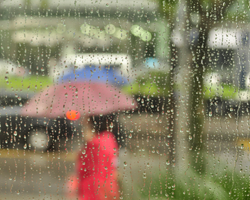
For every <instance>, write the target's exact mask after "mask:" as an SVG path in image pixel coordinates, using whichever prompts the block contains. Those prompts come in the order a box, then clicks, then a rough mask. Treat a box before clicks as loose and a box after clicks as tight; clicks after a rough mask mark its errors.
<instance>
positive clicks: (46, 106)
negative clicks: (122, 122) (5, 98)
mask: <svg viewBox="0 0 250 200" xmlns="http://www.w3.org/2000/svg"><path fill="white" fill-rule="evenodd" d="M136 107H137V103H136V102H135V101H134V99H132V98H131V97H129V96H126V95H125V94H123V93H121V91H120V89H119V88H117V87H115V86H113V85H108V84H106V83H90V82H75V83H66V84H59V85H55V86H51V87H49V88H47V89H45V90H44V91H43V92H41V93H39V94H37V95H35V96H34V97H33V98H32V99H30V101H29V102H28V103H27V104H26V105H24V107H23V109H22V114H23V115H28V116H35V117H48V118H55V117H58V116H59V117H64V116H65V115H66V113H67V112H68V111H71V110H73V111H77V112H79V113H80V115H81V116H83V115H101V114H103V115H105V114H109V113H113V112H120V111H123V110H132V109H134V108H136ZM67 114H68V113H67ZM74 115H78V113H77V114H75V113H74Z"/></svg>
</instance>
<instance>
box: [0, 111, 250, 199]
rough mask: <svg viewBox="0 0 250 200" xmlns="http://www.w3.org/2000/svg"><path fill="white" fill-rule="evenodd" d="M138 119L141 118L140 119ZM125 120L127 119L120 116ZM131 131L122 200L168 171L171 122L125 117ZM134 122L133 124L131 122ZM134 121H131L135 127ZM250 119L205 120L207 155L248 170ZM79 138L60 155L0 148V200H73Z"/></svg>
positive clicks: (123, 156)
mask: <svg viewBox="0 0 250 200" xmlns="http://www.w3.org/2000/svg"><path fill="white" fill-rule="evenodd" d="M136 117H137V118H136ZM122 118H123V117H122ZM121 121H122V124H123V128H124V129H125V130H126V131H127V137H126V138H124V141H125V143H126V147H125V148H122V149H121V151H120V156H119V181H120V184H121V186H122V187H121V192H122V194H123V197H124V199H139V191H138V186H140V185H143V183H144V179H145V176H146V175H150V173H151V172H152V171H154V170H163V171H164V170H166V168H167V167H169V166H168V163H167V160H168V159H169V146H168V145H166V144H167V141H168V137H166V135H164V133H165V131H164V130H167V128H168V123H167V122H166V121H164V120H163V119H162V118H161V117H160V116H158V118H157V116H150V115H148V116H147V117H146V116H143V117H142V116H141V117H138V116H130V117H128V118H127V116H126V118H123V119H121ZM129 122H130V123H129ZM131 122H133V123H131ZM248 122H249V118H248V117H244V118H240V119H238V120H237V121H236V120H235V119H234V120H233V119H231V118H228V119H225V118H220V119H219V118H217V119H216V118H209V119H207V121H206V125H205V126H206V128H207V131H208V132H207V134H208V139H209V140H208V141H207V143H206V148H207V149H206V151H207V154H208V155H210V156H212V157H213V159H214V162H217V161H218V160H221V161H223V162H226V163H227V164H228V166H235V169H236V170H242V171H249V164H250V160H249V158H250V157H249V147H250V143H249V140H248V132H249V127H250V126H249V123H248ZM81 143H82V141H81V139H80V138H77V137H76V138H74V139H73V140H72V141H68V142H67V143H65V144H66V145H61V146H60V147H58V150H59V151H54V152H53V151H51V152H46V153H39V152H35V151H31V150H17V149H10V150H8V149H1V150H0V177H1V178H0V200H2V199H8V200H9V199H25V200H26V199H52V200H54V199H69V198H67V196H66V191H67V183H68V181H70V180H69V176H70V175H71V174H72V173H74V169H75V158H76V153H77V150H78V149H79V146H80V145H81Z"/></svg>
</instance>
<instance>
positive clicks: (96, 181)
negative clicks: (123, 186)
mask: <svg viewBox="0 0 250 200" xmlns="http://www.w3.org/2000/svg"><path fill="white" fill-rule="evenodd" d="M109 121H110V117H108V116H106V117H103V116H102V117H100V116H98V117H90V118H88V120H85V121H84V122H83V127H84V131H83V132H84V136H85V141H86V143H85V145H84V146H83V147H82V149H81V151H80V153H79V155H78V158H77V163H76V171H77V176H78V181H79V184H78V199H79V200H104V199H105V200H111V199H119V186H118V181H117V162H118V144H117V141H116V139H115V136H114V135H113V133H112V130H109V127H112V126H110V124H109ZM111 123H112V122H111ZM86 124H87V125H86Z"/></svg>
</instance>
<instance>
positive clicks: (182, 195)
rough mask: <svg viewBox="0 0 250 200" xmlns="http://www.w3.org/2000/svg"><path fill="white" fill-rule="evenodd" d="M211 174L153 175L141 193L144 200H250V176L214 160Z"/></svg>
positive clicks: (170, 172)
mask: <svg viewBox="0 0 250 200" xmlns="http://www.w3.org/2000/svg"><path fill="white" fill-rule="evenodd" d="M210 161H212V162H211V163H214V162H217V163H216V165H209V167H208V169H207V172H206V173H205V174H203V175H200V174H198V173H197V172H195V171H194V170H193V169H191V168H188V167H187V170H186V171H180V172H178V173H176V171H174V169H171V168H170V169H168V170H166V171H165V173H163V172H162V171H161V172H160V171H158V170H155V171H152V173H151V175H150V176H148V177H147V178H146V179H145V181H144V184H143V186H142V185H140V186H139V185H138V186H137V191H138V192H139V193H140V196H141V199H207V200H210V199H211V200H214V199H223V200H227V199H228V200H231V199H232V200H234V199H250V183H249V176H248V175H246V174H245V173H242V172H239V171H237V170H234V169H232V168H229V167H228V164H226V163H223V164H222V163H221V162H218V160H216V159H215V160H210Z"/></svg>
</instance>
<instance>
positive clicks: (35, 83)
mask: <svg viewBox="0 0 250 200" xmlns="http://www.w3.org/2000/svg"><path fill="white" fill-rule="evenodd" d="M52 84H53V82H52V80H51V79H50V78H49V77H47V76H27V77H25V78H24V77H19V76H10V77H8V78H6V79H4V78H1V79H0V88H6V89H13V90H22V91H25V90H30V91H34V92H38V91H40V90H41V89H42V88H45V87H47V86H49V85H52Z"/></svg>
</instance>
